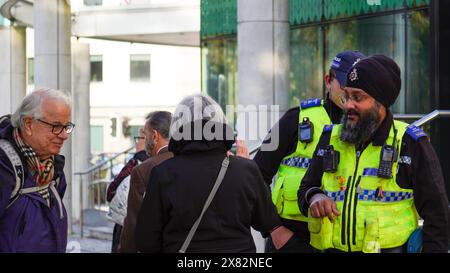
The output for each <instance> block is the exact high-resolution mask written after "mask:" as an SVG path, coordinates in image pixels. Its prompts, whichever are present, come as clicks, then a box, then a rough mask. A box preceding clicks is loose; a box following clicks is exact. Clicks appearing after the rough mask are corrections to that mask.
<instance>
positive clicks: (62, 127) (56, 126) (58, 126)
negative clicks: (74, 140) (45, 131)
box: [36, 118, 75, 135]
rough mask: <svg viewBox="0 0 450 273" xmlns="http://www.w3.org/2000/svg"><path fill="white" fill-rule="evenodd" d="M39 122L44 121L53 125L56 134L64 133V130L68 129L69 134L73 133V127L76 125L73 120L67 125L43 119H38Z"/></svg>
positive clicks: (53, 131)
mask: <svg viewBox="0 0 450 273" xmlns="http://www.w3.org/2000/svg"><path fill="white" fill-rule="evenodd" d="M36 120H37V121H39V122H42V123H44V124H47V125H48V126H52V133H53V134H55V135H59V134H61V133H62V131H63V130H64V131H66V133H67V134H70V133H72V131H73V128H74V127H75V124H73V123H72V122H69V123H67V124H66V125H61V124H52V123H49V122H46V121H43V120H42V119H39V118H38V119H36Z"/></svg>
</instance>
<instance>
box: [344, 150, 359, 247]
mask: <svg viewBox="0 0 450 273" xmlns="http://www.w3.org/2000/svg"><path fill="white" fill-rule="evenodd" d="M360 156H361V152H360V151H358V150H357V151H356V167H355V172H354V174H353V179H352V182H351V184H350V193H349V196H350V198H351V196H352V195H353V190H354V189H355V180H356V173H357V172H358V165H359V157H360ZM348 203H349V205H348V213H347V217H348V219H347V244H348V245H347V246H348V252H351V251H352V249H351V246H350V228H351V226H350V220H351V218H352V217H351V214H350V212H351V209H352V207H353V206H352V200H351V199H350V200H349V202H348ZM353 221H355V219H353Z"/></svg>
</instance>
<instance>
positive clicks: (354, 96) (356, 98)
mask: <svg viewBox="0 0 450 273" xmlns="http://www.w3.org/2000/svg"><path fill="white" fill-rule="evenodd" d="M342 98H343V100H344V102H347V101H350V100H352V101H354V102H356V103H360V102H363V101H365V100H366V99H367V98H369V95H365V94H362V93H357V94H352V95H351V96H350V95H349V94H348V93H347V92H345V93H344V95H343V96H342Z"/></svg>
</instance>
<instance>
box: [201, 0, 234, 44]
mask: <svg viewBox="0 0 450 273" xmlns="http://www.w3.org/2000/svg"><path fill="white" fill-rule="evenodd" d="M200 14H201V31H200V34H201V37H202V38H205V37H214V36H218V35H226V34H235V33H236V29H237V0H220V1H219V0H201V12H200Z"/></svg>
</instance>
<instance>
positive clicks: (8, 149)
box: [0, 139, 25, 208]
mask: <svg viewBox="0 0 450 273" xmlns="http://www.w3.org/2000/svg"><path fill="white" fill-rule="evenodd" d="M0 149H2V150H3V151H4V152H5V154H6V156H7V157H8V159H9V161H10V162H11V165H12V166H13V171H14V175H15V177H16V185H15V186H14V189H13V191H12V192H11V197H10V198H9V203H8V206H7V207H6V208H9V207H10V206H11V205H12V204H13V203H14V201H16V200H17V198H19V195H20V194H21V190H22V188H23V185H24V181H25V177H24V175H25V174H24V169H23V165H22V161H21V160H20V157H19V155H18V154H17V152H16V150H15V149H14V147H13V146H12V144H11V143H10V142H9V141H7V140H5V139H0Z"/></svg>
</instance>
